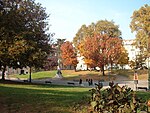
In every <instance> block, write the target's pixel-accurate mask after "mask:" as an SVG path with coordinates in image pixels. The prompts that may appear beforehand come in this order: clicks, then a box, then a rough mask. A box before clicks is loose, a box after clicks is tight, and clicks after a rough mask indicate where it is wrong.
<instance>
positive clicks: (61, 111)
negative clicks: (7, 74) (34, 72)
mask: <svg viewBox="0 0 150 113" xmlns="http://www.w3.org/2000/svg"><path fill="white" fill-rule="evenodd" d="M89 89H90V88H82V87H72V86H57V85H37V84H23V83H9V84H8V83H0V112H1V113H75V111H74V106H75V105H77V104H76V103H82V100H83V98H84V100H85V99H86V101H84V104H85V103H87V104H88V102H89V99H90V92H89ZM137 95H138V96H139V97H141V98H143V99H144V100H148V99H150V92H137ZM85 105H86V104H85Z"/></svg>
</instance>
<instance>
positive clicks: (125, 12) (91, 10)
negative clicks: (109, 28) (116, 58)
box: [35, 0, 150, 41]
mask: <svg viewBox="0 0 150 113" xmlns="http://www.w3.org/2000/svg"><path fill="white" fill-rule="evenodd" d="M35 2H39V3H41V4H42V7H45V8H46V12H47V13H48V14H50V20H49V24H50V25H51V27H50V32H54V33H55V36H54V38H65V39H67V40H69V41H72V40H73V38H74V37H75V34H76V33H77V31H78V30H79V28H80V27H81V26H82V25H83V24H86V25H89V24H91V23H92V22H94V23H96V22H97V21H99V20H105V19H106V20H109V21H111V20H113V21H114V22H115V24H116V25H119V29H120V30H121V32H122V38H123V39H134V38H135V34H133V33H131V30H130V27H129V25H130V22H131V18H130V17H131V16H132V14H133V12H134V11H135V10H138V9H139V8H140V7H141V6H143V5H144V4H148V5H150V0H35Z"/></svg>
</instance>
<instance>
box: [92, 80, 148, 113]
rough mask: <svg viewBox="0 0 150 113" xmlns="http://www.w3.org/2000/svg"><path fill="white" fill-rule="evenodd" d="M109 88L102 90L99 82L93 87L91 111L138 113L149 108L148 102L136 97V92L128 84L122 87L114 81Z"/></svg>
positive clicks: (99, 112) (101, 112)
mask: <svg viewBox="0 0 150 113" xmlns="http://www.w3.org/2000/svg"><path fill="white" fill-rule="evenodd" d="M109 86H110V87H109V88H106V89H104V90H102V88H103V84H102V83H99V84H97V85H96V87H95V88H93V89H91V90H90V91H91V93H92V95H91V101H90V104H91V112H94V113H138V112H140V111H143V110H145V111H146V109H147V107H146V102H143V100H141V99H139V98H137V97H136V94H135V92H134V91H133V90H132V89H131V88H128V87H127V86H123V87H120V86H119V85H118V84H114V83H113V82H110V83H109Z"/></svg>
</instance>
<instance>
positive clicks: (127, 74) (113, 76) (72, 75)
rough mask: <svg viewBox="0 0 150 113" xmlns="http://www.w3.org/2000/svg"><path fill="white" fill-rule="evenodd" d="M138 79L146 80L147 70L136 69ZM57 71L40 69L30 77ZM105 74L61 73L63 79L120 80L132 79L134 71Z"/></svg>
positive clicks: (15, 76)
mask: <svg viewBox="0 0 150 113" xmlns="http://www.w3.org/2000/svg"><path fill="white" fill-rule="evenodd" d="M137 72H138V76H139V77H138V78H139V80H147V79H148V76H147V70H137ZM56 73H57V71H56V70H52V71H40V72H34V73H32V79H46V78H54V77H55V75H56ZM105 74H106V76H102V73H101V72H97V71H77V72H75V71H74V70H62V75H63V79H64V80H75V79H80V78H81V79H83V80H86V79H93V80H100V79H103V80H105V81H108V80H111V81H112V80H116V79H117V80H119V78H120V80H122V77H123V78H125V79H124V80H133V75H134V71H133V70H112V71H111V72H110V71H109V72H108V71H105ZM9 76H10V77H13V78H19V79H28V78H29V75H28V74H26V75H9Z"/></svg>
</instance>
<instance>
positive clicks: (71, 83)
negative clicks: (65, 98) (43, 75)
mask: <svg viewBox="0 0 150 113" xmlns="http://www.w3.org/2000/svg"><path fill="white" fill-rule="evenodd" d="M67 84H69V85H75V83H74V82H67Z"/></svg>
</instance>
